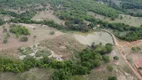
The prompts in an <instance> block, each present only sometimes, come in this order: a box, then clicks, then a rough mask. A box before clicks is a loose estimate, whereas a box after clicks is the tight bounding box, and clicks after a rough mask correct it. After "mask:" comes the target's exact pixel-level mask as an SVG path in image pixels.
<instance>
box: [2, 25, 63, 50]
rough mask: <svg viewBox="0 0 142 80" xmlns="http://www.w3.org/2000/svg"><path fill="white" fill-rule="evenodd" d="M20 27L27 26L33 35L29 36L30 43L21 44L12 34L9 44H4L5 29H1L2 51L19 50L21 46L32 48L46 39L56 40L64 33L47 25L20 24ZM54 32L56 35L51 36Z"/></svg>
mask: <svg viewBox="0 0 142 80" xmlns="http://www.w3.org/2000/svg"><path fill="white" fill-rule="evenodd" d="M20 25H23V26H26V27H27V28H28V29H29V30H30V32H31V35H29V36H28V38H29V39H28V41H27V42H20V41H19V39H18V38H16V37H15V35H13V34H11V37H10V38H9V40H8V43H7V44H4V43H3V39H4V36H3V35H4V34H3V31H2V30H3V29H2V27H0V51H1V50H2V51H6V50H10V49H13V50H14V49H17V48H19V47H21V46H30V45H32V44H35V43H39V42H40V41H42V40H44V39H52V38H55V37H57V36H60V35H63V34H64V33H62V32H60V31H58V30H56V29H54V28H51V27H48V26H46V25H37V24H23V23H20ZM4 26H7V27H8V26H9V25H8V24H5V25H4ZM51 31H54V32H55V34H54V35H51V34H50V32H51ZM34 36H36V38H34Z"/></svg>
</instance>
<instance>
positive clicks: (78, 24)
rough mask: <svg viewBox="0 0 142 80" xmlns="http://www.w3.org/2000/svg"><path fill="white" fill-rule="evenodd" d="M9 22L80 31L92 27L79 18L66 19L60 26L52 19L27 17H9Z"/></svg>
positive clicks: (85, 30)
mask: <svg viewBox="0 0 142 80" xmlns="http://www.w3.org/2000/svg"><path fill="white" fill-rule="evenodd" d="M9 22H14V23H27V24H42V25H47V26H49V27H53V28H56V29H59V30H74V31H82V32H87V31H89V30H90V29H92V28H93V26H91V25H86V24H85V23H84V22H83V21H82V20H79V19H75V20H72V21H67V22H66V23H65V26H61V25H59V24H57V23H55V22H54V21H50V20H43V21H35V20H31V19H28V18H15V19H11V20H10V21H9Z"/></svg>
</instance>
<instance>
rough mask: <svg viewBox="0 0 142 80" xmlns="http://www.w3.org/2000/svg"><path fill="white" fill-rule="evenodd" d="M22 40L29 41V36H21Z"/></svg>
mask: <svg viewBox="0 0 142 80" xmlns="http://www.w3.org/2000/svg"><path fill="white" fill-rule="evenodd" d="M20 41H21V42H26V41H28V37H26V36H24V37H21V38H20Z"/></svg>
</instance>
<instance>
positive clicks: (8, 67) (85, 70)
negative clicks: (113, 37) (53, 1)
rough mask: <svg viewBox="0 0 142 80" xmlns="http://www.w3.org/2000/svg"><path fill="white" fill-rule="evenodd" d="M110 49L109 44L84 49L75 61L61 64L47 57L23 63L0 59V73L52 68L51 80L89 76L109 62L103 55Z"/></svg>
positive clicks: (66, 79) (27, 60)
mask: <svg viewBox="0 0 142 80" xmlns="http://www.w3.org/2000/svg"><path fill="white" fill-rule="evenodd" d="M102 48H104V49H102ZM112 48H113V46H112V45H111V44H106V45H105V46H103V45H101V44H99V45H96V46H95V47H93V48H86V49H84V50H83V51H82V52H81V53H78V52H77V53H76V54H77V56H75V57H76V59H77V60H67V61H62V62H61V61H56V60H53V59H49V58H47V57H44V58H43V59H41V60H36V59H34V58H26V59H24V60H23V61H17V60H12V59H7V58H0V71H1V72H6V71H9V72H14V73H19V72H24V71H27V70H29V69H31V68H34V67H38V68H54V69H56V71H55V72H54V74H53V76H52V79H53V80H70V76H72V75H84V74H89V73H90V71H91V70H92V69H93V68H96V67H99V66H100V65H101V64H103V63H106V60H108V62H109V58H106V56H105V55H104V54H107V53H108V52H111V51H112ZM98 49H99V50H98ZM110 49H111V51H110ZM102 50H104V51H103V52H105V53H104V54H103V55H102V54H100V53H101V51H102ZM108 62H107V63H108Z"/></svg>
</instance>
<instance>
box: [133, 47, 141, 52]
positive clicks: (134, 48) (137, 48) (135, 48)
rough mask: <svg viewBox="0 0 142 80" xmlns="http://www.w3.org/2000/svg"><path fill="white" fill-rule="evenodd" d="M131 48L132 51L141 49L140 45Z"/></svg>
mask: <svg viewBox="0 0 142 80" xmlns="http://www.w3.org/2000/svg"><path fill="white" fill-rule="evenodd" d="M131 50H132V51H134V52H139V51H141V48H140V47H132V48H131Z"/></svg>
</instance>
